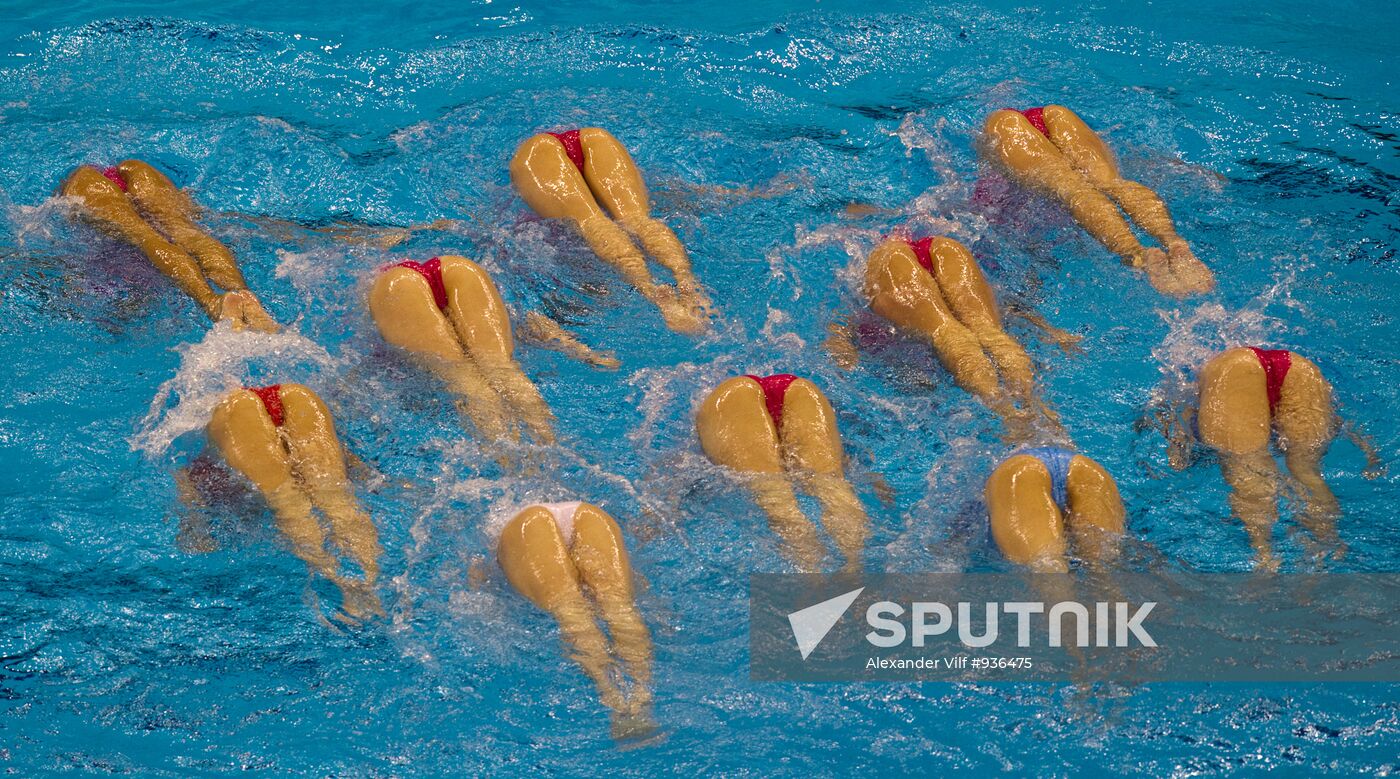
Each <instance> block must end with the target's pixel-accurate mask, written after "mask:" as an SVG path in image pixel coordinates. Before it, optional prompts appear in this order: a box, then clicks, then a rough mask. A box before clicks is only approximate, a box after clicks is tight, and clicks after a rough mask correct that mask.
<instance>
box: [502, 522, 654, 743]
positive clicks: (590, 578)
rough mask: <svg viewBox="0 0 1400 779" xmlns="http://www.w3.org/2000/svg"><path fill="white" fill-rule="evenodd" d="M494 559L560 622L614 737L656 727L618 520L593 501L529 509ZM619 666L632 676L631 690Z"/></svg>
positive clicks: (647, 651) (646, 636)
mask: <svg viewBox="0 0 1400 779" xmlns="http://www.w3.org/2000/svg"><path fill="white" fill-rule="evenodd" d="M496 556H497V559H498V560H499V561H500V564H501V568H502V570H504V571H505V574H506V578H507V579H508V580H509V581H510V583H511V586H512V587H514V588H515V589H516V590H517V591H519V592H520V593H521V594H522V595H524V596H525V597H526V598H529V599H530V601H531V602H533V603H534V604H535V605H536V606H539V607H540V608H542V609H544V610H545V611H547V612H549V613H550V615H552V616H553V617H554V619H555V620H557V621H558V623H559V630H560V632H561V633H562V634H563V636H564V640H565V641H566V642H568V644H569V646H570V647H571V649H572V650H573V657H574V659H575V660H576V661H577V662H578V664H579V665H580V666H582V668H583V670H584V673H586V674H588V677H589V678H590V679H592V680H593V683H594V684H595V685H596V686H597V688H598V694H599V696H600V697H601V699H602V701H603V705H605V706H607V707H608V708H609V709H611V710H612V712H613V736H614V737H615V738H619V739H623V738H636V737H639V736H643V735H646V734H647V733H648V732H650V731H651V730H653V729H654V727H655V726H654V725H653V724H652V722H651V665H652V644H651V634H650V633H649V632H648V631H647V626H646V623H645V622H643V621H642V615H641V613H640V612H639V611H638V610H637V604H636V599H635V596H634V593H633V581H632V565H631V562H630V561H629V560H628V556H627V548H626V546H625V544H624V543H623V539H622V530H621V529H620V528H619V527H618V525H617V521H616V520H614V519H613V518H612V517H611V516H609V515H608V513H607V512H606V511H603V510H602V509H601V508H598V507H597V506H594V505H592V504H589V503H560V504H549V505H534V506H530V507H528V508H526V509H525V510H524V511H521V512H520V513H519V514H517V515H516V516H515V518H514V519H512V520H511V521H510V522H509V524H507V525H506V528H505V530H504V531H502V533H501V538H500V541H499V543H498V546H497V548H496ZM599 619H601V620H602V622H603V624H604V625H606V626H607V631H608V632H607V634H605V633H604V632H603V630H602V628H600V627H599V624H598V623H599ZM609 636H610V637H609ZM620 671H625V672H626V674H627V675H628V676H630V677H631V685H630V686H629V688H628V689H627V690H624V689H623V688H622V686H621V685H620V684H619V676H620V673H619V672H620Z"/></svg>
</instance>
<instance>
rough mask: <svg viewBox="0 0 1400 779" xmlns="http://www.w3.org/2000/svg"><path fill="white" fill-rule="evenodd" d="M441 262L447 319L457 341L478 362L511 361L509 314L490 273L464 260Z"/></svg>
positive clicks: (511, 340)
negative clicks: (459, 341) (445, 292)
mask: <svg viewBox="0 0 1400 779" xmlns="http://www.w3.org/2000/svg"><path fill="white" fill-rule="evenodd" d="M441 262H442V283H443V286H445V287H446V288H447V312H448V319H449V321H450V322H451V323H452V327H453V329H454V330H455V331H456V333H457V337H458V339H460V340H461V342H462V343H463V344H464V345H466V347H467V351H468V352H469V353H470V354H471V356H472V357H473V358H474V359H476V360H477V361H478V362H482V363H492V362H496V363H499V362H503V361H505V360H509V359H510V358H511V355H512V354H513V353H514V351H515V342H514V340H513V339H512V337H511V330H510V314H509V313H508V312H507V311H506V304H505V301H504V300H502V299H501V293H500V291H499V290H498V289H496V284H495V282H494V281H492V280H491V276H490V274H488V273H487V272H486V270H485V269H484V268H482V267H481V266H480V265H477V264H476V263H474V262H472V261H471V260H468V259H466V258H465V257H456V256H446V257H442V258H441Z"/></svg>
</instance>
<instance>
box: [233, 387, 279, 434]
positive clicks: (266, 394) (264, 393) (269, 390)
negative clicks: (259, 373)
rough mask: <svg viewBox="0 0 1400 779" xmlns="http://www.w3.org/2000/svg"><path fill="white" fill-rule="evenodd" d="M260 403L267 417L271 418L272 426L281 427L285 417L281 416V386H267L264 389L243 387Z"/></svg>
mask: <svg viewBox="0 0 1400 779" xmlns="http://www.w3.org/2000/svg"><path fill="white" fill-rule="evenodd" d="M243 389H245V390H248V391H249V392H251V393H253V394H254V395H257V396H258V400H261V401H262V404H263V408H265V409H267V415H268V416H269V417H271V418H272V424H274V425H276V426H277V427H281V426H282V422H283V421H284V420H285V419H286V417H284V416H283V414H282V385H281V384H269V385H267V386H266V387H244V388H243Z"/></svg>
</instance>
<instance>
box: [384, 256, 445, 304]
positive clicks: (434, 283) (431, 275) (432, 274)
mask: <svg viewBox="0 0 1400 779" xmlns="http://www.w3.org/2000/svg"><path fill="white" fill-rule="evenodd" d="M389 267H391V268H408V269H409V270H411V271H416V272H417V273H418V275H420V276H422V277H423V278H424V279H425V280H426V281H427V282H428V289H430V290H432V292H433V302H434V303H436V304H437V307H438V309H439V310H442V311H446V310H447V285H445V284H443V282H442V260H440V259H438V258H437V257H434V258H432V259H431V260H428V261H427V262H415V261H413V260H404V261H403V262H400V263H395V264H394V265H391V266H389Z"/></svg>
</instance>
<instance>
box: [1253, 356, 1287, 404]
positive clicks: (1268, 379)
mask: <svg viewBox="0 0 1400 779" xmlns="http://www.w3.org/2000/svg"><path fill="white" fill-rule="evenodd" d="M1249 350H1250V351H1251V352H1254V356H1255V357H1258V358H1259V365H1260V367H1262V368H1263V369H1264V389H1265V391H1267V392H1268V393H1269V413H1270V414H1273V413H1274V409H1275V408H1277V407H1278V401H1279V398H1281V397H1283V379H1284V377H1285V376H1287V375H1288V368H1289V367H1290V366H1292V365H1293V355H1291V354H1290V353H1289V352H1288V350H1287V349H1260V348H1258V347H1256V346H1251V347H1249Z"/></svg>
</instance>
